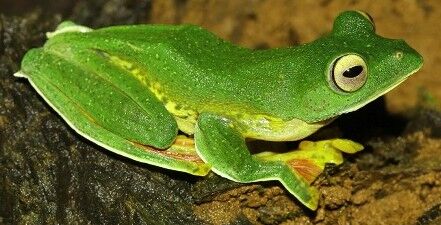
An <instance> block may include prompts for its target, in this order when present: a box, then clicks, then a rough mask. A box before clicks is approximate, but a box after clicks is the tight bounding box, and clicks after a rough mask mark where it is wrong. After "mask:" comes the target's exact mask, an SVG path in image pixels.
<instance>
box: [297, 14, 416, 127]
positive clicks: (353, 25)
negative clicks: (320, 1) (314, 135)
mask: <svg viewBox="0 0 441 225" xmlns="http://www.w3.org/2000/svg"><path fill="white" fill-rule="evenodd" d="M308 46H309V47H310V48H311V50H312V51H311V53H310V55H309V56H308V60H310V62H315V65H318V66H314V67H313V69H312V70H314V71H313V73H314V76H312V75H311V76H310V77H309V78H305V81H306V82H307V83H309V85H311V86H312V87H314V88H307V89H305V90H307V91H306V93H305V95H304V98H303V100H302V104H303V107H305V108H307V109H308V110H309V112H310V113H308V114H307V116H306V118H305V119H306V121H307V122H318V121H324V120H327V119H330V118H333V117H335V116H338V115H341V114H343V113H347V112H352V111H355V110H357V109H359V108H361V107H362V106H364V105H366V104H367V103H369V102H371V101H373V100H375V99H376V98H378V97H380V96H381V95H383V94H385V93H387V92H388V91H390V90H391V89H393V88H394V87H396V86H397V85H398V84H400V83H401V82H403V81H404V80H405V79H406V78H408V77H409V76H410V75H411V74H413V73H415V72H416V71H418V70H419V69H420V68H421V66H422V64H423V59H422V57H421V55H420V54H418V52H416V51H415V50H414V49H412V48H411V47H410V46H409V45H407V44H406V43H405V42H404V41H403V40H393V39H387V38H383V37H381V36H378V35H377V34H375V25H374V23H373V21H372V19H371V17H370V16H369V15H368V14H366V13H363V12H359V11H348V12H343V13H342V14H340V15H339V16H338V17H337V18H336V19H335V22H334V27H333V30H332V32H331V33H330V34H329V35H326V36H324V37H323V38H320V39H318V40H317V41H315V42H313V43H311V44H310V45H308ZM311 68H312V67H309V69H311ZM318 77H320V78H318ZM319 84H321V85H319Z"/></svg>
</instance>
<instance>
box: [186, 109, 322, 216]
mask: <svg viewBox="0 0 441 225" xmlns="http://www.w3.org/2000/svg"><path fill="white" fill-rule="evenodd" d="M195 142H196V151H197V152H198V154H199V156H200V157H201V158H202V159H203V160H204V161H205V162H207V163H208V164H209V165H211V166H212V171H213V172H215V173H217V174H218V175H220V176H223V177H226V178H228V179H230V180H234V181H237V182H242V183H250V182H257V181H267V180H278V181H280V182H281V183H282V184H283V186H284V187H285V188H286V189H287V190H288V191H289V192H290V193H291V194H292V195H294V196H295V197H296V198H297V199H298V200H299V201H300V202H302V203H303V204H304V205H306V206H307V207H308V208H310V209H313V210H314V209H316V208H317V204H318V199H319V194H318V191H317V189H315V188H314V187H311V186H310V184H309V182H308V181H307V180H306V179H304V178H303V177H302V176H300V175H299V174H298V173H296V172H294V171H293V169H292V168H291V167H290V166H288V164H287V163H285V162H284V161H282V160H268V157H267V158H264V159H262V158H261V157H253V156H252V155H251V154H250V152H249V150H248V148H247V146H246V143H245V138H244V137H243V136H242V134H241V133H240V132H239V130H238V129H236V127H235V125H234V121H231V120H230V119H227V118H224V117H222V116H218V115H214V114H209V113H202V114H201V115H200V116H199V118H198V122H197V126H196V132H195Z"/></svg>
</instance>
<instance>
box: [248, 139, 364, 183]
mask: <svg viewBox="0 0 441 225" xmlns="http://www.w3.org/2000/svg"><path fill="white" fill-rule="evenodd" d="M362 149H363V146H362V145H361V144H358V143H356V142H353V141H351V140H347V139H332V140H323V141H317V142H312V141H302V142H300V144H299V149H298V150H293V151H290V152H287V153H281V154H278V153H273V152H262V153H259V154H255V155H254V157H256V159H259V160H263V161H279V162H283V163H285V164H286V165H287V166H288V167H289V168H290V169H291V170H292V171H293V172H294V173H295V174H297V175H299V176H301V177H302V178H303V179H305V180H306V181H307V182H308V183H312V182H313V181H314V180H315V179H316V178H317V176H318V175H320V173H321V172H322V171H323V170H324V168H325V164H326V163H332V164H336V165H339V164H341V163H343V156H342V152H345V153H356V152H358V151H360V150H362Z"/></svg>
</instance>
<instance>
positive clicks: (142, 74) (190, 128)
mask: <svg viewBox="0 0 441 225" xmlns="http://www.w3.org/2000/svg"><path fill="white" fill-rule="evenodd" d="M107 56H108V58H109V60H110V62H111V63H112V64H114V65H116V66H118V67H119V68H121V69H124V70H125V71H127V72H128V73H129V74H131V75H132V76H133V77H134V78H135V79H137V80H138V81H139V82H141V83H142V84H143V85H144V86H146V87H147V88H148V89H149V90H150V91H151V92H152V93H153V94H154V95H155V96H156V98H158V99H159V100H160V101H161V102H162V103H163V104H164V106H165V108H166V109H167V111H169V112H170V113H171V114H172V115H173V116H174V117H175V119H176V122H177V124H178V127H179V130H181V131H183V132H185V133H187V134H193V133H194V126H195V124H196V120H197V116H198V113H197V112H196V111H195V110H192V109H190V108H189V107H187V106H184V105H182V104H178V103H177V102H175V101H172V100H171V99H170V98H169V97H168V96H166V95H165V93H164V91H163V87H162V86H161V84H160V83H159V82H155V81H153V80H149V79H148V77H149V76H148V74H147V73H146V71H145V70H143V69H142V68H141V67H139V66H138V65H136V64H134V63H132V62H129V61H127V60H124V59H122V58H120V57H118V56H115V55H108V54H107Z"/></svg>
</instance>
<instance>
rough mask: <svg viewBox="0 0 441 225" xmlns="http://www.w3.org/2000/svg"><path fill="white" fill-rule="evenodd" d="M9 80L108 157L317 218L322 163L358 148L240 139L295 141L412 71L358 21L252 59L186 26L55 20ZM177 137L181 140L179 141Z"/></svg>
mask: <svg viewBox="0 0 441 225" xmlns="http://www.w3.org/2000/svg"><path fill="white" fill-rule="evenodd" d="M47 36H48V41H47V42H46V43H45V45H44V46H43V47H41V48H35V49H31V50H30V51H29V52H27V53H26V55H25V56H24V58H23V61H22V64H21V70H20V71H18V72H17V73H16V74H15V75H16V76H17V77H25V78H27V79H28V80H29V82H30V83H31V85H32V86H33V87H34V88H35V90H36V91H37V92H38V93H39V94H40V95H41V96H42V97H43V99H44V100H45V101H46V102H47V103H48V104H49V105H50V106H51V107H52V108H53V109H54V110H55V111H56V112H57V113H58V114H59V115H60V116H61V117H62V118H63V119H64V120H65V121H66V122H67V124H68V125H69V126H70V127H72V128H73V129H74V130H75V131H76V132H78V133H79V134H80V135H82V136H84V137H86V138H87V139H89V140H91V141H92V142H94V143H96V144H98V145H100V146H102V147H104V148H106V149H108V150H110V151H113V152H115V153H117V154H120V155H123V156H126V157H128V158H131V159H134V160H137V161H140V162H144V163H148V164H152V165H156V166H159V167H163V168H167V169H172V170H177V171H183V172H187V173H191V174H195V175H206V174H207V173H208V172H209V171H210V170H211V171H213V172H215V173H216V174H218V175H220V176H223V177H226V178H228V179H230V180H233V181H237V182H243V183H248V182H256V181H266V180H278V181H280V182H281V183H282V184H283V186H284V187H285V188H286V189H287V190H288V191H289V192H290V193H291V194H292V195H294V196H295V197H296V198H297V199H298V200H299V201H300V202H302V203H303V204H304V205H306V206H307V207H309V208H311V209H315V208H317V204H318V203H317V202H318V196H319V195H318V192H317V190H316V189H315V188H314V187H313V186H311V185H310V183H311V182H312V181H313V180H314V178H315V177H316V176H317V175H318V174H319V173H320V172H321V171H322V169H323V166H324V164H325V163H336V164H339V163H341V161H342V158H341V152H340V151H344V152H349V153H351V152H356V151H358V150H361V148H362V147H361V146H360V145H359V144H357V143H355V142H351V141H349V140H343V139H335V140H325V141H319V142H307V141H304V142H301V143H300V147H299V150H296V151H292V152H287V153H271V152H262V153H259V154H254V155H253V154H251V153H250V152H249V150H248V148H247V145H246V139H259V140H267V141H293V140H300V139H303V138H305V137H307V136H308V135H310V134H312V133H314V132H315V131H317V130H318V129H319V128H321V127H323V126H325V125H326V124H328V123H329V122H330V121H332V120H333V119H335V118H336V117H337V116H339V115H341V114H344V113H348V112H352V111H354V110H357V109H359V108H360V107H362V106H364V105H366V104H367V103H369V102H371V101H373V100H374V99H376V98H378V97H379V96H381V95H383V94H385V93H386V92H388V91H390V90H391V89H392V88H394V87H395V86H397V85H398V84H400V83H401V82H403V81H404V80H405V79H406V78H407V77H409V76H410V75H411V74H413V73H415V72H416V71H417V70H419V69H420V67H421V66H422V63H423V60H422V57H421V56H420V55H419V54H418V53H417V52H416V51H415V50H413V49H412V48H411V47H409V46H408V45H407V44H406V43H405V42H404V41H402V40H393V39H386V38H383V37H381V36H378V35H377V34H375V27H374V23H373V21H372V19H371V18H370V16H368V15H367V14H366V13H364V12H360V11H347V12H343V13H341V14H340V15H339V16H338V17H337V18H336V19H335V22H334V26H333V29H332V31H331V32H330V33H329V34H326V35H324V36H323V37H320V38H319V39H317V40H315V41H313V42H311V43H308V44H303V45H300V46H296V47H286V48H276V49H265V50H253V49H248V48H244V47H239V46H236V45H234V44H232V43H230V42H227V41H224V40H222V39H220V38H218V37H216V36H215V35H214V34H212V33H210V32H208V31H207V30H205V29H202V28H200V27H197V26H193V25H178V26H173V25H130V26H114V27H107V28H101V29H95V30H94V29H91V28H88V27H85V26H80V25H77V24H74V23H72V22H63V23H61V24H60V25H59V26H58V28H57V29H56V30H55V31H54V32H52V33H48V35H47ZM179 131H180V133H178V132H179Z"/></svg>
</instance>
